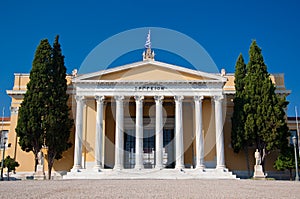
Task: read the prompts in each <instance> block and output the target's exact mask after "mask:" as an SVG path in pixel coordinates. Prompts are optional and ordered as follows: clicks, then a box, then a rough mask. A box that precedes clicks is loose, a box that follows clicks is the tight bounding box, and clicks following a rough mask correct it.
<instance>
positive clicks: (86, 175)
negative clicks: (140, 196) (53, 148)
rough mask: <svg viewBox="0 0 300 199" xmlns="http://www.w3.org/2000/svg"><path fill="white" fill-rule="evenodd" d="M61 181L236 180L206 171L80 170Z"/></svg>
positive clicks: (222, 173)
mask: <svg viewBox="0 0 300 199" xmlns="http://www.w3.org/2000/svg"><path fill="white" fill-rule="evenodd" d="M63 179H238V178H237V177H236V175H234V174H233V173H232V172H230V171H220V170H216V169H207V170H204V171H200V170H196V169H187V170H177V169H163V170H156V169H143V170H135V169H123V170H112V169H103V170H101V172H96V171H93V170H85V169H82V170H80V172H68V173H67V175H64V176H63Z"/></svg>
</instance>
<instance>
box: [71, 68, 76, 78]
mask: <svg viewBox="0 0 300 199" xmlns="http://www.w3.org/2000/svg"><path fill="white" fill-rule="evenodd" d="M72 76H73V77H77V69H74V70H72Z"/></svg>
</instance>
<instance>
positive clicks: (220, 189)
mask: <svg viewBox="0 0 300 199" xmlns="http://www.w3.org/2000/svg"><path fill="white" fill-rule="evenodd" d="M0 197H1V198H300V182H294V181H275V180H50V181H48V180H45V181H35V180H23V181H10V182H8V181H4V182H0Z"/></svg>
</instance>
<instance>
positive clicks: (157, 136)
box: [154, 96, 164, 169]
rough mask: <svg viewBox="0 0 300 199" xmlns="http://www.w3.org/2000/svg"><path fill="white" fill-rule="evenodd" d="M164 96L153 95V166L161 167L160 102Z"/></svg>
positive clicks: (161, 127)
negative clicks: (154, 157)
mask: <svg viewBox="0 0 300 199" xmlns="http://www.w3.org/2000/svg"><path fill="white" fill-rule="evenodd" d="M163 99H164V96H154V100H155V104H156V106H155V107H156V108H155V145H156V146H155V153H156V155H155V156H156V159H155V162H156V164H155V168H156V169H162V168H163V167H164V166H163V128H164V127H163V112H162V103H163Z"/></svg>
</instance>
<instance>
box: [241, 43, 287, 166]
mask: <svg viewBox="0 0 300 199" xmlns="http://www.w3.org/2000/svg"><path fill="white" fill-rule="evenodd" d="M246 69H247V75H246V77H245V105H244V112H245V128H244V130H245V138H246V139H248V141H249V143H253V144H254V145H256V147H257V149H258V150H259V152H260V153H261V156H262V165H263V166H264V162H265V157H266V155H267V154H268V153H270V152H271V151H273V150H275V149H280V148H281V146H282V143H283V141H284V140H286V139H287V137H288V135H289V133H288V127H287V124H286V118H285V111H284V109H285V108H286V106H287V104H288V103H287V102H286V100H285V97H284V96H278V95H277V94H276V93H275V89H276V88H275V85H274V84H273V83H272V80H271V78H270V75H269V73H268V71H267V66H266V65H265V63H264V59H263V56H262V54H261V49H260V48H259V47H258V46H257V44H256V41H253V42H252V44H251V46H250V50H249V63H248V64H247V68H246Z"/></svg>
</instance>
